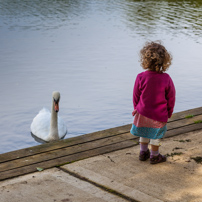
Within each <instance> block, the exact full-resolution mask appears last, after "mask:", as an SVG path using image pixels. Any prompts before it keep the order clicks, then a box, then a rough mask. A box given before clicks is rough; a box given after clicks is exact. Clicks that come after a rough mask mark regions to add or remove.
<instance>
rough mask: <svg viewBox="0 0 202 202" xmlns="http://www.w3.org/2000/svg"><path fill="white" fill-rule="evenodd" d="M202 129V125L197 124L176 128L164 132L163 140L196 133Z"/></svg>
mask: <svg viewBox="0 0 202 202" xmlns="http://www.w3.org/2000/svg"><path fill="white" fill-rule="evenodd" d="M200 129H202V123H197V124H192V125H187V126H184V127H181V128H176V129H174V130H169V131H167V132H166V135H165V138H168V137H172V136H176V135H180V134H183V133H188V132H191V131H196V130H200Z"/></svg>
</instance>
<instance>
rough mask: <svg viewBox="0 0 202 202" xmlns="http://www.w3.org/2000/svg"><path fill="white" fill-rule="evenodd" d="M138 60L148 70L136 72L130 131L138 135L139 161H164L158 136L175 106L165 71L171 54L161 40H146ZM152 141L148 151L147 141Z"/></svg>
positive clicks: (173, 93) (169, 63)
mask: <svg viewBox="0 0 202 202" xmlns="http://www.w3.org/2000/svg"><path fill="white" fill-rule="evenodd" d="M140 58H141V59H140V62H141V66H142V67H143V69H145V70H147V71H144V72H142V73H140V74H138V75H137V78H136V81H135V85H134V90H133V105H134V111H133V112H132V115H133V116H135V117H134V121H133V125H132V128H131V131H130V132H131V133H132V134H133V135H135V136H139V137H140V155H139V160H140V161H146V160H147V159H148V158H150V163H151V164H156V163H161V162H165V161H166V157H165V156H163V155H161V154H160V153H159V146H160V138H162V137H163V136H164V135H165V133H166V130H167V127H166V123H167V121H168V118H170V117H171V115H172V113H173V108H174V105H175V87H174V84H173V81H172V79H171V78H170V76H169V75H168V74H167V73H164V72H165V71H166V70H167V69H168V68H169V66H170V65H171V60H172V56H171V55H170V54H169V53H168V52H167V50H166V48H165V47H164V46H163V45H161V43H160V42H147V43H146V44H145V46H144V47H143V49H142V50H141V51H140ZM149 142H150V144H151V154H150V151H149V149H148V143H149Z"/></svg>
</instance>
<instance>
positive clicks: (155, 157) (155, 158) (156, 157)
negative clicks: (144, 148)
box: [150, 139, 166, 164]
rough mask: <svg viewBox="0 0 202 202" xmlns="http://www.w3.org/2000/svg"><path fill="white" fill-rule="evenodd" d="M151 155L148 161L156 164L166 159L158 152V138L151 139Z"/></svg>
mask: <svg viewBox="0 0 202 202" xmlns="http://www.w3.org/2000/svg"><path fill="white" fill-rule="evenodd" d="M150 144H151V155H150V163H151V164H156V163H161V162H165V161H166V157H165V156H163V155H161V154H160V153H159V146H160V139H155V140H153V139H151V140H150Z"/></svg>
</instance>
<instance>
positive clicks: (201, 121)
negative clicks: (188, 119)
mask: <svg viewBox="0 0 202 202" xmlns="http://www.w3.org/2000/svg"><path fill="white" fill-rule="evenodd" d="M194 123H196V124H197V123H202V120H198V121H194Z"/></svg>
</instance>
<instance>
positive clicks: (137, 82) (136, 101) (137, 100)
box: [133, 76, 141, 109]
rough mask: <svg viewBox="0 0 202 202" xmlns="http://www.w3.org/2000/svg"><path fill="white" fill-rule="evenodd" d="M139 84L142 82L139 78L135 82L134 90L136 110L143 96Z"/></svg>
mask: <svg viewBox="0 0 202 202" xmlns="http://www.w3.org/2000/svg"><path fill="white" fill-rule="evenodd" d="M139 83H140V80H139V77H138V76H137V78H136V80H135V85H134V89H133V106H134V109H136V106H137V104H138V102H139V100H140V95H141V91H140V86H139Z"/></svg>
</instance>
